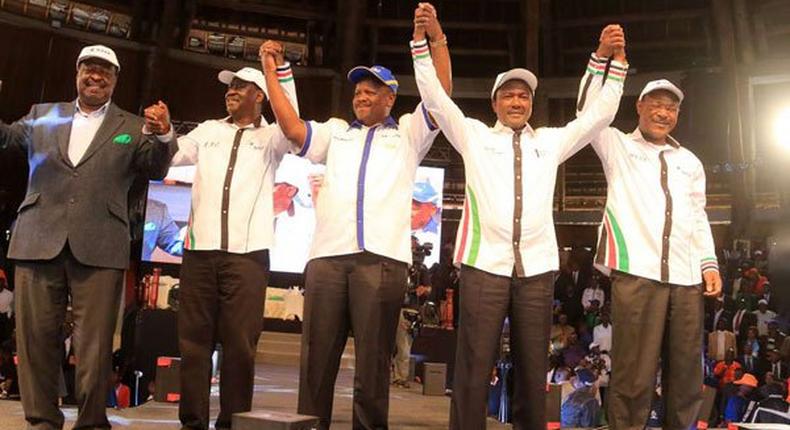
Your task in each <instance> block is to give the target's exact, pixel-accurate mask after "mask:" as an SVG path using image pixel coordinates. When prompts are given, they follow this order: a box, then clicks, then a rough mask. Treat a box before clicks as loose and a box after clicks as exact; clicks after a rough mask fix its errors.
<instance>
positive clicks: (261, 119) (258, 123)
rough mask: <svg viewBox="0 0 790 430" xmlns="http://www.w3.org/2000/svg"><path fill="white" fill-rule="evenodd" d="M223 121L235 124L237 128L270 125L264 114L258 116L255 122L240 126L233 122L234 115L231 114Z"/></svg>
mask: <svg viewBox="0 0 790 430" xmlns="http://www.w3.org/2000/svg"><path fill="white" fill-rule="evenodd" d="M223 121H225V122H227V123H228V124H230V125H232V126H234V127H236V128H258V127H264V126H266V125H268V123H267V122H266V118H264V117H263V115H261V116H260V117H258V119H256V120H255V122H253V123H251V124H247V125H245V126H244V127H239V126H237V125H236V124H234V123H233V117H232V116H230V115H228V116H226V117H225V119H224V120H223Z"/></svg>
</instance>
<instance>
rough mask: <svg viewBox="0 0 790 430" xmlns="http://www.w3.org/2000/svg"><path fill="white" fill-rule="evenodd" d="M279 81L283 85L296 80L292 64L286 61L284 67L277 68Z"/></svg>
mask: <svg viewBox="0 0 790 430" xmlns="http://www.w3.org/2000/svg"><path fill="white" fill-rule="evenodd" d="M277 80H278V81H280V83H281V84H284V83H286V82H291V81H293V80H294V73H293V69H292V68H291V63H290V62H288V61H286V62H285V64H283V65H282V66H277Z"/></svg>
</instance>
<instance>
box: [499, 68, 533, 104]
mask: <svg viewBox="0 0 790 430" xmlns="http://www.w3.org/2000/svg"><path fill="white" fill-rule="evenodd" d="M514 79H518V80H520V81H524V82H526V83H527V86H529V89H530V90H532V93H533V94H534V93H535V90H536V89H538V78H537V77H535V74H534V73H532V72H530V71H529V70H527V69H510V70H508V71H507V72H504V73H500V74H498V75H497V77H496V80H495V81H494V87H493V88H491V98H492V99H493V98H494V94H496V90H498V89H499V87H501V86H502V85H504V84H505V82H507V81H512V80H514Z"/></svg>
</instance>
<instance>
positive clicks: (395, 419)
mask: <svg viewBox="0 0 790 430" xmlns="http://www.w3.org/2000/svg"><path fill="white" fill-rule="evenodd" d="M298 379H299V369H298V368H297V367H295V366H281V365H271V364H258V366H257V368H256V372H255V396H254V397H253V408H254V409H269V410H273V411H281V412H295V411H296V398H297V394H296V391H297V381H298ZM352 391H353V371H352V370H346V369H341V370H340V374H339V375H338V381H337V386H336V390H335V402H334V413H333V425H332V428H333V429H339V430H345V429H350V428H351V395H352ZM218 395H219V393H218V391H217V386H214V387H213V390H212V397H211V405H212V408H211V413H212V419H213V418H216V414H217V411H218V408H219V397H218ZM449 407H450V398H449V397H447V396H423V395H422V386H421V385H418V384H412V387H411V388H410V389H408V390H407V389H403V388H395V387H392V388H391V390H390V428H391V429H393V430H401V429H403V430H408V429H419V430H428V429H430V430H434V429H436V430H440V429H442V430H444V429H447V420H448V414H449ZM64 414H65V415H66V426H65V428H66V429H70V428H71V426H72V425H73V424H74V419H75V418H76V414H77V411H76V409H74V408H67V409H64ZM107 414H108V416H109V418H110V422H111V423H112V425H113V427H114V428H118V429H128V430H138V429H139V430H154V429H157V430H158V429H179V428H180V425H179V422H178V406H177V405H175V404H170V403H156V402H148V403H146V404H144V405H142V406H140V407H137V408H130V409H126V410H121V411H118V410H108V411H107ZM24 428H25V420H24V416H23V414H22V405H21V403H20V402H19V401H12V400H0V430H19V429H24ZM509 428H512V427H511V426H509V425H504V424H501V423H499V422H497V421H496V420H493V419H489V422H488V429H509Z"/></svg>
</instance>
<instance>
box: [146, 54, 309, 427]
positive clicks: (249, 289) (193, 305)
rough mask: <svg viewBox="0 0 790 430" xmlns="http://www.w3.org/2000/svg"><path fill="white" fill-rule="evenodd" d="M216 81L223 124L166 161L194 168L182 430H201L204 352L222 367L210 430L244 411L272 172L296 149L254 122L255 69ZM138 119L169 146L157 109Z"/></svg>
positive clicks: (198, 131) (264, 277) (257, 325)
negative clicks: (218, 354)
mask: <svg viewBox="0 0 790 430" xmlns="http://www.w3.org/2000/svg"><path fill="white" fill-rule="evenodd" d="M264 47H271V48H272V49H274V50H276V51H277V52H278V55H277V60H276V62H277V67H276V69H277V70H276V73H277V76H278V78H279V80H280V82H282V83H283V85H284V86H285V88H286V93H287V94H288V97H289V101H290V103H291V104H293V106H294V107H295V106H296V87H295V86H294V82H293V73H292V71H291V68H290V64H288V63H286V62H285V61H284V59H283V57H282V46H281V45H279V44H278V43H276V42H272V41H267V42H265V44H264V45H263V47H262V49H263V48H264ZM218 79H219V81H220V82H222V83H223V84H226V85H227V86H228V89H227V91H226V92H225V107H226V109H227V112H228V116H227V117H225V118H222V119H216V120H208V121H204V122H202V123H200V124H199V125H198V126H197V127H196V128H195V129H194V130H192V131H191V132H189V133H188V134H186V135H185V136H181V137H179V138H178V153H176V154H175V156H174V158H173V165H187V164H194V165H195V166H196V172H195V179H194V181H193V185H192V210H191V212H190V216H189V223H188V225H187V232H186V238H185V240H184V259H183V263H182V265H181V275H180V282H181V284H180V285H181V290H180V291H181V292H180V297H179V310H178V338H179V350H180V352H181V374H180V378H181V400H180V405H179V418H180V420H181V424H182V425H183V428H186V429H201V430H202V429H207V428H208V427H209V420H210V417H209V394H210V388H211V387H210V384H211V381H210V378H211V354H212V352H213V351H214V346H215V345H216V344H217V343H219V344H220V345H222V352H223V361H222V366H221V370H220V374H221V375H222V377H221V378H220V410H219V415H218V417H217V419H216V422H215V428H217V429H229V428H230V427H231V418H232V416H233V414H234V413H237V412H247V411H249V410H250V409H251V407H252V393H253V387H254V384H253V382H254V380H253V378H254V374H255V351H256V348H257V345H258V338H259V336H260V333H261V330H262V325H263V310H262V309H263V305H264V302H265V297H266V295H265V292H266V286H267V284H268V280H269V263H270V262H269V249H271V247H272V246H273V245H274V243H273V242H274V205H273V192H274V178H275V171H276V170H277V167H278V166H279V164H280V161H281V160H282V159H283V157H284V156H285V154H286V153H288V152H289V151H290V150H291V149H294V148H295V147H294V146H293V145H292V144H291V143H290V142H289V141H288V139H286V138H285V136H283V134H282V133H281V132H280V129H279V127H277V126H276V125H274V124H267V123H266V120H265V119H264V118H263V116H261V104H262V103H263V102H264V101H265V100H266V82H265V81H264V77H263V73H261V72H260V70H257V69H254V68H251V67H245V68H243V69H241V70H239V71H237V72H232V71H229V70H223V71H221V72H220V73H219V75H218ZM145 115H146V121H147V122H146V127H147V129H148V130H147V131H149V132H151V133H155V134H157V135H158V136H159V137H160V139H162V140H165V141H170V140H172V139H173V138H174V136H173V130H172V127H171V126H170V115H169V113H168V111H167V106H166V105H164V103H162V102H159V103H158V104H156V105H153V106H151V107H149V108H148V109H146V112H145ZM295 149H297V150H298V148H295Z"/></svg>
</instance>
